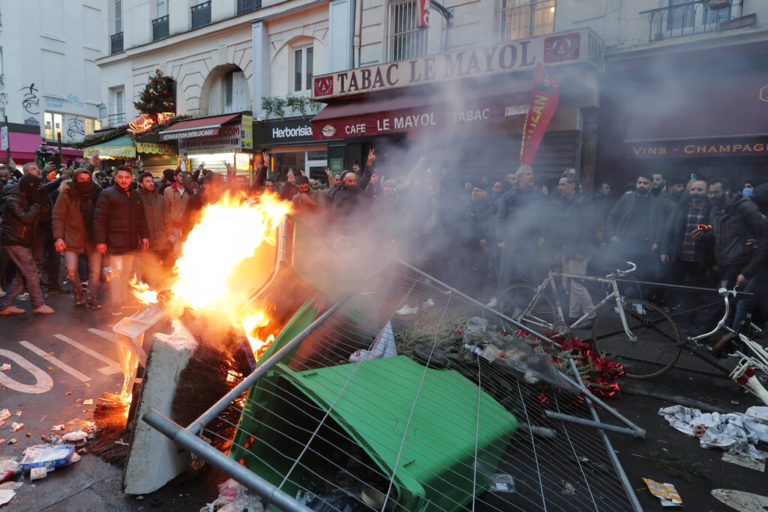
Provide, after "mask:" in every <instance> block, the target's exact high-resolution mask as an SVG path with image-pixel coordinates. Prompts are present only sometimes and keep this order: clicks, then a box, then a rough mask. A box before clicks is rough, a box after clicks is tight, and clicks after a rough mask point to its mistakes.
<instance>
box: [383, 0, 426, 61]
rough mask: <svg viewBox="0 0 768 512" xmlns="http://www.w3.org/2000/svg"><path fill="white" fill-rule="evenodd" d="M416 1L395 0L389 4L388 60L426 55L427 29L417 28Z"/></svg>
mask: <svg viewBox="0 0 768 512" xmlns="http://www.w3.org/2000/svg"><path fill="white" fill-rule="evenodd" d="M416 2H417V0H396V1H394V2H391V3H390V4H389V25H388V26H389V30H388V34H389V36H388V46H389V50H388V53H389V60H403V59H410V58H413V57H421V56H422V55H426V53H427V42H428V40H427V35H428V32H429V29H428V28H425V27H418V26H417V23H416V19H417V16H418V14H417V13H418V5H417V3H416Z"/></svg>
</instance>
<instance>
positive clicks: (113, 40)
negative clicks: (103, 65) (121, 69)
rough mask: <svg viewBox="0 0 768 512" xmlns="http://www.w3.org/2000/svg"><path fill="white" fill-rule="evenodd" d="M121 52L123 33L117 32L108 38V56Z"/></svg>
mask: <svg viewBox="0 0 768 512" xmlns="http://www.w3.org/2000/svg"><path fill="white" fill-rule="evenodd" d="M121 51H123V33H122V32H118V33H117V34H112V35H111V36H109V54H110V55H114V54H116V53H120V52H121Z"/></svg>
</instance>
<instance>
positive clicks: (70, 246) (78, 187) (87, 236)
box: [52, 167, 101, 309]
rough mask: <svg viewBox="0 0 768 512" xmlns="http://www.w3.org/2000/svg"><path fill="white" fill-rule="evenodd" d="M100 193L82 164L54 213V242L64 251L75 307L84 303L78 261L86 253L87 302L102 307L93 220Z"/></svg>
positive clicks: (93, 307) (68, 182) (99, 256)
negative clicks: (97, 295)
mask: <svg viewBox="0 0 768 512" xmlns="http://www.w3.org/2000/svg"><path fill="white" fill-rule="evenodd" d="M98 194H99V191H98V189H97V188H96V187H95V186H94V184H93V181H92V179H91V174H90V173H89V172H88V171H87V170H85V169H83V168H82V167H81V168H78V169H76V170H75V173H74V176H73V178H72V180H71V181H65V182H64V184H62V186H61V192H60V194H59V197H58V199H57V200H56V204H55V205H54V207H53V216H52V220H53V238H54V244H55V247H56V251H58V252H59V253H63V254H64V266H65V267H66V269H67V279H69V282H70V284H71V285H72V293H73V294H74V297H75V306H82V305H83V304H84V303H85V299H84V297H83V289H82V285H81V283H80V273H79V272H78V271H77V260H78V258H79V256H80V255H81V254H83V253H85V254H86V256H87V257H88V290H87V301H88V307H89V308H91V309H101V305H100V304H99V302H98V300H97V297H96V294H97V293H98V290H99V280H100V279H101V253H100V252H99V251H97V250H96V245H95V243H94V241H93V229H92V223H91V219H92V218H93V210H94V207H95V205H96V199H97V198H98Z"/></svg>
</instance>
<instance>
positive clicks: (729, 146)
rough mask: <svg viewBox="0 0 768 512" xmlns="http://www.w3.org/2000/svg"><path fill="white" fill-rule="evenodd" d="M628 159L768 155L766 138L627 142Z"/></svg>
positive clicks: (767, 139) (767, 138)
mask: <svg viewBox="0 0 768 512" xmlns="http://www.w3.org/2000/svg"><path fill="white" fill-rule="evenodd" d="M626 155H627V157H628V158H698V157H711V156H754V155H768V137H743V138H738V137H729V138H722V139H706V140H687V141H685V140H682V141H659V142H627V143H626Z"/></svg>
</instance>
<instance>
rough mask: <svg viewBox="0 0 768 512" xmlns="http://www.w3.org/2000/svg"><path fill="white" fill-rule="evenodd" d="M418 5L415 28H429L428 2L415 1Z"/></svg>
mask: <svg viewBox="0 0 768 512" xmlns="http://www.w3.org/2000/svg"><path fill="white" fill-rule="evenodd" d="M416 1H417V2H418V4H419V12H418V15H419V16H418V17H417V18H416V26H417V27H419V28H427V27H429V2H430V0H416Z"/></svg>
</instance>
